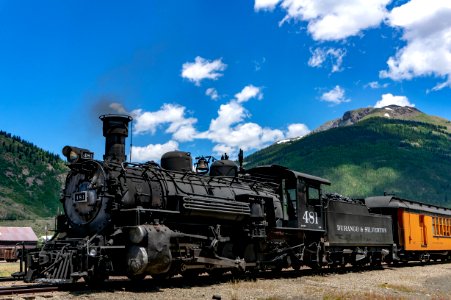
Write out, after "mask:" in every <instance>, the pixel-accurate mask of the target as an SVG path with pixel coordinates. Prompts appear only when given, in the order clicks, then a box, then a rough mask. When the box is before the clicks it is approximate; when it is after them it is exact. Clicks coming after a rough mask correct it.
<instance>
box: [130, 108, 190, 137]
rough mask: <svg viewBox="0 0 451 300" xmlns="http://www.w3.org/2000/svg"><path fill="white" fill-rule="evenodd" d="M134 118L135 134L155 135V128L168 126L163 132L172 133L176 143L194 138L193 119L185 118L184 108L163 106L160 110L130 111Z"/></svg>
mask: <svg viewBox="0 0 451 300" xmlns="http://www.w3.org/2000/svg"><path fill="white" fill-rule="evenodd" d="M132 116H133V118H134V124H133V125H134V126H133V130H134V133H136V134H143V133H150V134H155V132H156V130H157V128H159V127H160V126H162V125H168V128H167V129H166V131H165V132H167V133H172V134H173V136H172V137H173V138H174V139H176V140H178V141H189V140H192V139H193V138H194V135H195V134H196V130H195V128H194V124H195V123H196V122H197V119H195V118H186V117H185V107H183V106H180V105H173V104H163V106H162V107H161V108H160V110H158V111H155V112H144V111H143V110H142V109H136V110H133V111H132Z"/></svg>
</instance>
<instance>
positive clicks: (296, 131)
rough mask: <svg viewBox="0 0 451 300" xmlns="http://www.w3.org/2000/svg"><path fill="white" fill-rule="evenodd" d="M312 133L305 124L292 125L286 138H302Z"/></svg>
mask: <svg viewBox="0 0 451 300" xmlns="http://www.w3.org/2000/svg"><path fill="white" fill-rule="evenodd" d="M309 132H310V129H308V127H307V126H306V125H305V124H299V123H297V124H291V125H289V126H288V131H287V133H286V134H285V137H286V138H289V139H291V138H296V137H302V136H304V135H306V134H308V133H309Z"/></svg>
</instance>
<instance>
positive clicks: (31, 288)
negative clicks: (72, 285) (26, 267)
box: [0, 285, 60, 296]
mask: <svg viewBox="0 0 451 300" xmlns="http://www.w3.org/2000/svg"><path fill="white" fill-rule="evenodd" d="M59 289H60V287H59V286H54V285H16V286H7V287H0V296H9V295H18V294H37V293H47V292H54V291H58V290H59Z"/></svg>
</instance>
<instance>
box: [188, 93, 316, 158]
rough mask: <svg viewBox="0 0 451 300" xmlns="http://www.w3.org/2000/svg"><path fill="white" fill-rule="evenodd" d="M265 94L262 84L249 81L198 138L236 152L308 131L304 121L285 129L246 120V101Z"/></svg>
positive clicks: (219, 150)
mask: <svg viewBox="0 0 451 300" xmlns="http://www.w3.org/2000/svg"><path fill="white" fill-rule="evenodd" d="M261 97H262V94H261V91H260V88H257V87H255V86H253V85H248V86H246V87H244V88H243V89H242V91H241V92H240V93H237V94H236V95H235V98H234V99H232V100H230V101H229V102H228V103H226V104H222V105H221V106H220V107H219V109H218V116H217V117H216V118H214V119H212V120H211V122H210V126H209V128H208V130H207V131H204V132H201V133H199V134H197V135H196V138H199V139H208V140H210V141H211V142H213V143H214V144H215V146H214V147H213V151H214V152H215V154H223V153H228V154H229V155H232V156H233V155H235V154H236V153H237V151H238V149H239V148H242V149H243V150H244V151H247V150H252V149H260V148H263V147H265V146H268V145H269V144H271V143H274V142H275V141H278V140H281V139H283V138H285V137H286V136H289V137H295V136H302V135H305V133H306V132H309V130H308V128H307V126H305V125H303V124H292V125H290V126H288V129H287V131H286V132H283V131H282V130H280V129H272V128H266V127H262V126H260V125H259V124H256V123H254V122H245V120H246V118H248V117H249V116H250V114H249V113H248V111H247V110H246V109H245V108H244V107H243V104H244V103H245V102H246V101H248V100H250V99H252V98H257V99H260V98H261Z"/></svg>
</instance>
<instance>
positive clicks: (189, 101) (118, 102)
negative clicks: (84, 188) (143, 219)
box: [0, 0, 451, 161]
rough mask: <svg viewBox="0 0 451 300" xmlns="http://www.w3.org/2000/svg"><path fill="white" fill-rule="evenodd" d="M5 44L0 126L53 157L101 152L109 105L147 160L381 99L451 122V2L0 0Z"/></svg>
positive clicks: (255, 136) (260, 138)
mask: <svg viewBox="0 0 451 300" xmlns="http://www.w3.org/2000/svg"><path fill="white" fill-rule="evenodd" d="M0 45H1V46H0V116H1V117H0V129H2V130H6V131H8V132H11V133H13V134H16V135H19V136H21V137H22V138H24V139H26V140H28V141H31V142H33V143H35V144H36V145H38V146H40V147H42V148H44V149H46V150H49V151H51V152H54V153H60V151H61V148H62V147H63V146H64V145H67V144H69V145H76V146H80V147H85V148H89V149H91V150H93V151H94V152H95V153H96V157H97V158H99V159H100V158H101V157H102V154H103V147H104V146H103V143H104V140H103V137H102V136H101V124H100V121H98V119H97V117H98V115H99V114H102V113H111V112H127V113H130V114H132V115H133V116H134V117H135V121H134V125H133V126H134V134H133V144H134V148H133V153H134V154H133V156H134V158H135V159H137V160H141V161H144V160H151V159H154V160H158V158H159V157H160V156H161V154H162V153H163V152H164V151H168V150H172V149H175V148H178V149H180V150H186V151H190V152H192V153H193V155H209V154H214V155H216V156H219V154H220V153H222V152H228V153H230V154H232V155H234V154H236V151H237V150H238V149H239V148H240V147H241V148H244V150H245V151H246V153H248V154H249V153H251V152H253V151H256V150H257V149H260V148H262V147H265V146H267V145H270V144H271V143H273V142H275V141H277V140H281V139H285V138H292V137H296V136H302V135H305V134H306V133H308V132H309V131H310V130H313V129H315V128H316V127H318V126H319V125H321V124H322V123H324V122H326V121H328V120H331V119H334V118H337V117H340V116H341V115H342V114H343V113H344V112H345V111H348V110H351V109H356V108H361V107H368V106H375V105H376V104H377V103H379V106H381V105H385V104H390V103H393V104H401V105H415V107H416V108H418V109H420V110H422V111H424V112H426V113H428V114H432V115H438V116H441V117H444V118H447V119H451V102H450V96H451V89H450V86H451V1H432V2H431V1H427V0H411V1H389V0H372V1H367V0H343V1H334V0H318V1H307V0H256V1H244V0H234V1H207V0H205V1H128V2H127V3H125V2H123V1H56V0H54V1H4V0H0ZM381 101H382V102H381Z"/></svg>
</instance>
